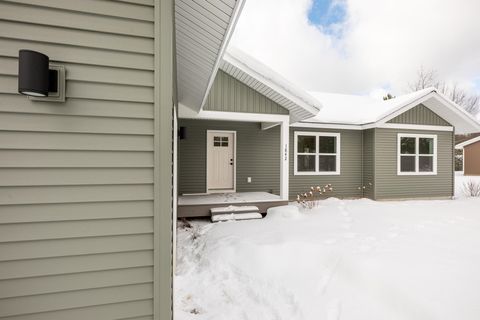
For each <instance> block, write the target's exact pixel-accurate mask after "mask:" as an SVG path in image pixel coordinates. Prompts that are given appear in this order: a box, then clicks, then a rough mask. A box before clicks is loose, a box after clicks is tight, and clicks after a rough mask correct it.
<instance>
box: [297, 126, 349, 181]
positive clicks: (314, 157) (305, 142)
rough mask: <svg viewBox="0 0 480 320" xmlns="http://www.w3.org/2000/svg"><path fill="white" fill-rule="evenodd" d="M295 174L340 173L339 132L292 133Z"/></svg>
mask: <svg viewBox="0 0 480 320" xmlns="http://www.w3.org/2000/svg"><path fill="white" fill-rule="evenodd" d="M293 147H294V157H293V166H294V174H295V175H335V174H340V133H332V132H303V131H295V133H294V146H293Z"/></svg>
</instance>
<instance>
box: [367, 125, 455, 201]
mask: <svg viewBox="0 0 480 320" xmlns="http://www.w3.org/2000/svg"><path fill="white" fill-rule="evenodd" d="M398 133H414V134H435V135H437V136H438V141H437V144H438V160H437V161H438V162H437V173H438V174H437V175H432V176H429V175H426V176H398V175H397V134H398ZM453 145H454V134H453V132H445V131H416V130H397V129H378V128H377V129H375V182H376V183H375V195H376V199H379V200H382V199H405V198H432V197H450V196H452V195H453V190H452V185H453V179H454V174H453V152H452V150H453Z"/></svg>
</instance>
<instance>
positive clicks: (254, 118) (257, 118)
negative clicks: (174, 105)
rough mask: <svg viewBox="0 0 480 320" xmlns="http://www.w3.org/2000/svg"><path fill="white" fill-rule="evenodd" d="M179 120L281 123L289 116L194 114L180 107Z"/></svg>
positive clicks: (190, 110)
mask: <svg viewBox="0 0 480 320" xmlns="http://www.w3.org/2000/svg"><path fill="white" fill-rule="evenodd" d="M178 117H179V118H180V119H205V120H225V121H245V122H283V121H285V120H287V121H288V120H289V119H290V116H289V115H285V114H266V113H249V112H226V111H206V110H202V111H200V112H198V113H197V112H195V111H193V110H192V109H190V108H188V107H186V106H183V105H180V108H179V110H178Z"/></svg>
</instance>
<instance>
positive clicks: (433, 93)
mask: <svg viewBox="0 0 480 320" xmlns="http://www.w3.org/2000/svg"><path fill="white" fill-rule="evenodd" d="M430 98H435V99H437V100H438V101H439V102H440V103H442V104H443V105H445V106H446V107H448V108H450V110H452V111H454V112H455V113H456V114H458V115H459V116H460V117H461V118H462V119H463V120H464V121H466V122H468V123H469V124H470V125H472V126H474V127H476V128H477V129H478V131H480V123H478V121H477V120H476V119H475V118H474V117H473V116H472V115H471V114H469V113H468V112H466V111H465V110H464V109H463V108H462V107H460V106H459V105H458V104H456V103H455V102H453V101H451V100H450V99H448V98H447V97H445V96H444V95H443V94H441V93H439V92H438V91H437V89H435V88H431V89H430V91H428V92H426V93H425V94H424V95H422V96H420V97H417V98H415V99H412V100H411V101H407V102H406V103H404V104H403V105H400V106H399V107H397V108H395V109H393V110H391V111H389V112H387V113H384V114H383V115H382V116H380V117H379V118H377V120H376V121H373V122H364V123H351V124H346V123H336V122H314V121H311V120H310V121H301V122H300V123H304V124H306V125H308V124H314V123H317V124H319V125H321V124H322V123H323V124H327V125H333V124H336V125H338V126H345V127H351V128H355V129H357V128H361V129H370V128H379V127H381V126H383V125H385V124H386V123H387V122H388V121H390V120H391V119H393V118H395V117H396V116H398V115H400V114H402V113H404V112H406V111H408V110H410V109H412V108H414V107H416V106H417V105H419V104H420V103H422V102H424V101H426V100H428V99H430Z"/></svg>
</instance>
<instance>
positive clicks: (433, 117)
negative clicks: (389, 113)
mask: <svg viewBox="0 0 480 320" xmlns="http://www.w3.org/2000/svg"><path fill="white" fill-rule="evenodd" d="M388 122H389V123H402V124H422V125H431V126H450V123H448V122H447V121H445V120H444V119H443V118H441V117H440V116H438V115H437V114H436V113H435V112H433V111H432V110H430V109H429V108H427V107H426V106H424V105H423V104H419V105H418V106H416V107H414V108H412V109H410V110H408V111H406V112H404V113H402V114H401V115H399V116H397V117H395V118H393V119H392V120H390V121H388Z"/></svg>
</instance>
